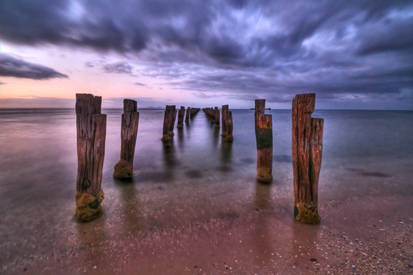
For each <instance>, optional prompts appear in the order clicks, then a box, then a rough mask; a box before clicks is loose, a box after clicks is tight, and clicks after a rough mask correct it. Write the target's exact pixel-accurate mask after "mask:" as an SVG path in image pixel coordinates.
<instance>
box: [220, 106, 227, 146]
mask: <svg viewBox="0 0 413 275" xmlns="http://www.w3.org/2000/svg"><path fill="white" fill-rule="evenodd" d="M221 113H222V114H221V119H222V124H221V125H222V126H221V136H223V137H224V138H225V136H226V135H227V116H228V105H222V108H221Z"/></svg>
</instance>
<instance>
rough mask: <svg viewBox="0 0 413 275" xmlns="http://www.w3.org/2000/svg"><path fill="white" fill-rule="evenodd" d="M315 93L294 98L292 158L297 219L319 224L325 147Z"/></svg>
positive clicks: (321, 121) (321, 120) (322, 121)
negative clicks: (317, 114) (322, 159)
mask: <svg viewBox="0 0 413 275" xmlns="http://www.w3.org/2000/svg"><path fill="white" fill-rule="evenodd" d="M314 106H315V94H299V95H296V96H295V97H294V99H293V102H292V159H293V171H294V199H295V205H294V216H295V218H296V220H298V221H300V222H303V223H309V224H317V223H320V216H319V214H318V206H317V204H318V178H319V175H320V168H321V157H322V150H323V124H324V120H323V119H321V118H312V117H311V113H312V112H314Z"/></svg>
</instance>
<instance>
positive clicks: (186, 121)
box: [185, 107, 191, 124]
mask: <svg viewBox="0 0 413 275" xmlns="http://www.w3.org/2000/svg"><path fill="white" fill-rule="evenodd" d="M190 115H191V107H188V108H186V113H185V123H186V124H188V123H189V116H190Z"/></svg>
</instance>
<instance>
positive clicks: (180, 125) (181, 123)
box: [176, 106, 185, 129]
mask: <svg viewBox="0 0 413 275" xmlns="http://www.w3.org/2000/svg"><path fill="white" fill-rule="evenodd" d="M184 115H185V107H184V106H181V108H180V109H179V112H178V125H177V126H176V127H177V128H178V129H182V128H184Z"/></svg>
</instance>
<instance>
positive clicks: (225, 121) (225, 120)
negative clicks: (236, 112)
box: [221, 105, 234, 142]
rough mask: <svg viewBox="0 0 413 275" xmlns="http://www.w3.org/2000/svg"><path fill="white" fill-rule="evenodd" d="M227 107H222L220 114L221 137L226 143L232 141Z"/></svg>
mask: <svg viewBox="0 0 413 275" xmlns="http://www.w3.org/2000/svg"><path fill="white" fill-rule="evenodd" d="M228 108H229V106H228V105H222V109H221V113H222V124H221V125H222V126H221V135H222V137H223V138H224V140H225V141H227V142H232V141H233V139H234V138H233V136H232V127H233V124H232V112H229V110H228Z"/></svg>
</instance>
